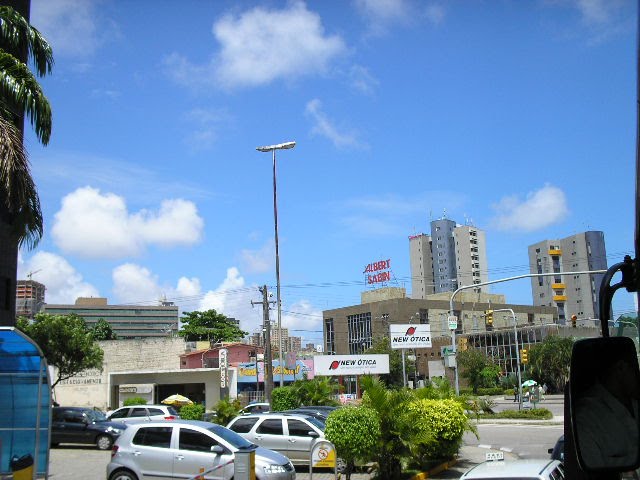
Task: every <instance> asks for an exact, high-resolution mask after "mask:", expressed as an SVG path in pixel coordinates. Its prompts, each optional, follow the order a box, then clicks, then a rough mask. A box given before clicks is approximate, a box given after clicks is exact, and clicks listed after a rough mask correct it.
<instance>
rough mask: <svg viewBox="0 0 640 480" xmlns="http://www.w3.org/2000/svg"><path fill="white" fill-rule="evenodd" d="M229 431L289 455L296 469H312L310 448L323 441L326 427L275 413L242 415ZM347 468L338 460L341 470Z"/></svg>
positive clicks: (310, 419)
mask: <svg viewBox="0 0 640 480" xmlns="http://www.w3.org/2000/svg"><path fill="white" fill-rule="evenodd" d="M227 427H228V428H229V429H231V430H233V431H234V432H236V433H237V434H238V435H241V436H242V437H244V438H246V439H247V440H249V441H250V442H253V443H255V444H257V445H260V446H261V447H265V448H269V449H271V450H275V451H276V452H280V453H281V454H283V455H286V456H287V457H289V459H291V462H292V463H293V464H294V465H309V454H310V452H311V445H312V444H313V443H314V442H315V441H316V439H317V438H324V428H325V424H324V422H322V421H319V420H317V419H315V418H313V417H312V416H309V415H296V414H288V413H273V412H272V413H253V414H247V415H242V416H239V417H236V418H234V419H233V420H231V422H229V424H228V425H227ZM344 467H345V464H344V462H343V461H342V460H341V459H338V470H339V471H342V470H344Z"/></svg>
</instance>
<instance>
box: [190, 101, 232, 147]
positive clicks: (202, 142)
mask: <svg viewBox="0 0 640 480" xmlns="http://www.w3.org/2000/svg"><path fill="white" fill-rule="evenodd" d="M228 121H229V115H227V113H226V112H222V111H213V110H207V109H204V108H194V109H193V110H191V111H190V112H188V113H187V114H186V115H185V123H187V124H188V127H189V134H188V136H187V138H186V142H185V143H186V144H187V146H188V147H189V148H190V149H191V150H192V151H198V152H199V151H203V150H208V149H210V148H211V147H212V146H213V145H214V144H215V142H216V141H217V140H218V129H219V128H220V125H221V124H222V123H223V122H224V123H227V122H228Z"/></svg>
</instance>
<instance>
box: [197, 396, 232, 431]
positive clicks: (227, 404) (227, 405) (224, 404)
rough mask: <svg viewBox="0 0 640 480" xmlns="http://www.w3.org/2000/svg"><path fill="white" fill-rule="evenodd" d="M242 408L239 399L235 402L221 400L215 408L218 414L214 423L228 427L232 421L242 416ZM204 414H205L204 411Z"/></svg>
mask: <svg viewBox="0 0 640 480" xmlns="http://www.w3.org/2000/svg"><path fill="white" fill-rule="evenodd" d="M241 408H242V405H241V404H240V400H238V399H237V398H236V399H234V400H227V399H223V400H220V401H219V402H218V404H217V405H216V406H215V408H214V410H215V412H216V417H215V419H214V422H215V423H217V424H218V425H226V424H227V423H229V422H230V421H231V420H233V419H234V418H236V417H237V416H238V415H240V409H241ZM202 413H204V409H203V411H202Z"/></svg>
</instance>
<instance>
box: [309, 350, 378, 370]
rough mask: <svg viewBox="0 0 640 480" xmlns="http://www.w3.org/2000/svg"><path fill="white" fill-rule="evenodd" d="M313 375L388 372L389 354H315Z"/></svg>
mask: <svg viewBox="0 0 640 480" xmlns="http://www.w3.org/2000/svg"><path fill="white" fill-rule="evenodd" d="M313 370H314V374H315V375H369V374H378V373H380V374H382V373H389V355H385V354H381V355H316V356H315V357H313Z"/></svg>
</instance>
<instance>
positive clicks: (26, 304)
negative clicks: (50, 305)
mask: <svg viewBox="0 0 640 480" xmlns="http://www.w3.org/2000/svg"><path fill="white" fill-rule="evenodd" d="M45 290H46V289H45V286H44V285H43V284H42V283H40V282H36V281H34V280H18V282H17V285H16V316H17V317H26V318H29V319H32V318H33V317H34V316H35V315H36V313H39V312H40V311H41V310H42V308H43V307H44V293H45Z"/></svg>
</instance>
